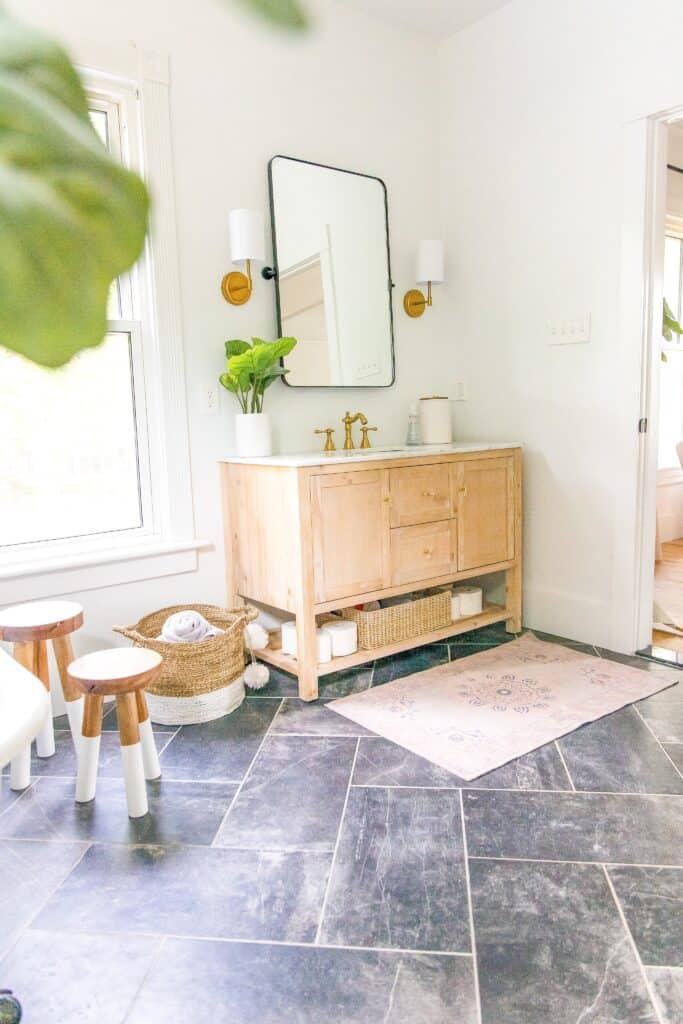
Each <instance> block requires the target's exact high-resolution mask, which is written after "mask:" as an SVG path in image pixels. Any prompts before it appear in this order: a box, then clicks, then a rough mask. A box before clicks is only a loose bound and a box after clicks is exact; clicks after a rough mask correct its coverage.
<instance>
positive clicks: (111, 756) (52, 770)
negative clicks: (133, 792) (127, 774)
mask: <svg viewBox="0 0 683 1024" xmlns="http://www.w3.org/2000/svg"><path fill="white" fill-rule="evenodd" d="M172 736H173V730H170V731H161V730H156V731H155V733H154V740H155V742H156V745H157V750H163V748H164V746H165V745H166V743H168V741H169V740H170V739H171V737H172ZM76 772H77V765H76V751H75V749H74V745H73V740H72V739H71V733H70V732H68V731H65V730H56V731H55V752H54V754H53V755H52V757H38V756H37V754H36V750H35V745H34V747H33V751H32V753H31V775H32V776H36V777H37V778H38V777H42V776H53V777H54V776H61V777H62V778H72V779H75V778H76ZM97 774H98V777H99V778H101V779H121V778H123V768H122V764H121V743H120V740H119V734H118V731H117V732H113V731H104V730H103V732H102V738H101V740H100V758H99V765H98V772H97Z"/></svg>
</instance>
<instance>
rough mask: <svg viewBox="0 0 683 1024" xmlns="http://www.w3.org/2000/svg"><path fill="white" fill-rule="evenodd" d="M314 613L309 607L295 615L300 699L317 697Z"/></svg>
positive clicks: (315, 698) (316, 648) (316, 643)
mask: <svg viewBox="0 0 683 1024" xmlns="http://www.w3.org/2000/svg"><path fill="white" fill-rule="evenodd" d="M315 630H316V626H315V615H314V614H313V610H312V609H311V610H310V611H308V612H305V611H304V612H300V613H299V614H297V617H296V646H297V652H298V656H297V661H298V668H299V696H300V697H301V699H302V700H317V698H318V642H317V639H316V635H315Z"/></svg>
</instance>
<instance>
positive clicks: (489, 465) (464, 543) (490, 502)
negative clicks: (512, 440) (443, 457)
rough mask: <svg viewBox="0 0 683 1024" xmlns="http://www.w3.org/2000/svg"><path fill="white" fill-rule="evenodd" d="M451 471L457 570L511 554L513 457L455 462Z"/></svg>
mask: <svg viewBox="0 0 683 1024" xmlns="http://www.w3.org/2000/svg"><path fill="white" fill-rule="evenodd" d="M451 471H452V473H453V481H454V494H455V498H456V508H457V515H458V570H459V571H463V570H465V569H477V568H479V567H480V566H485V565H493V564H494V563H495V562H506V561H508V560H509V559H512V558H514V556H515V535H514V465H513V459H512V457H510V456H504V457H503V458H493V459H472V460H468V461H466V462H456V463H454V464H453V465H452V467H451Z"/></svg>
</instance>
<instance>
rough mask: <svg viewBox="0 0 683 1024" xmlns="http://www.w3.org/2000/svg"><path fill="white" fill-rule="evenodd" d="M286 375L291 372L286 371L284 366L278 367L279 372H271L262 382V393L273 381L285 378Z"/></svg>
mask: <svg viewBox="0 0 683 1024" xmlns="http://www.w3.org/2000/svg"><path fill="white" fill-rule="evenodd" d="M286 373H289V370H285V369H284V368H283V367H282V366H280V367H278V369H277V370H271V371H270V372H269V373H267V374H266V376H265V377H263V378H262V380H261V391H265V390H266V388H269V387H270V385H271V384H272V383H273V381H276V380H277V379H278V377H284V376H285V374H286Z"/></svg>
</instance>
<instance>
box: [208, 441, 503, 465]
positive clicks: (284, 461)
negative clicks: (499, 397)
mask: <svg viewBox="0 0 683 1024" xmlns="http://www.w3.org/2000/svg"><path fill="white" fill-rule="evenodd" d="M521 447H522V445H521V444H520V442H519V441H509V442H506V441H495V442H492V441H481V442H469V443H468V442H464V441H463V442H458V441H454V442H453V443H452V444H417V445H410V446H407V445H399V444H397V445H384V446H382V447H378V448H354V449H352V451H350V452H345V451H335V452H329V453H327V454H326V453H325V452H322V451H318V452H294V453H292V454H291V455H267V456H260V457H259V456H237V455H235V456H229V457H228V458H226V459H221V460H220V461H221V462H238V463H240V464H242V465H247V466H289V467H300V466H329V465H330V464H332V463H337V464H339V463H342V462H373V461H376V460H378V459H414V458H417V457H422V456H425V455H458V454H459V453H461V452H492V451H498V450H500V449H502V448H521Z"/></svg>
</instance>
